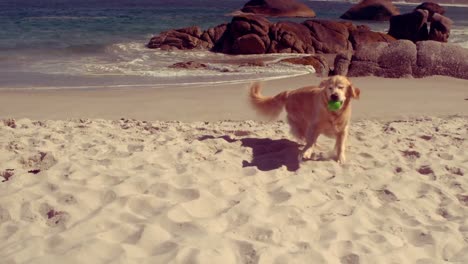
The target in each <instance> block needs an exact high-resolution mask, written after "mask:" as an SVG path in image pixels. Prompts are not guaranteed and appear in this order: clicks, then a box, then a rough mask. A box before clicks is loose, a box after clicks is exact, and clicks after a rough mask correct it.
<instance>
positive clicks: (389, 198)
mask: <svg viewBox="0 0 468 264" xmlns="http://www.w3.org/2000/svg"><path fill="white" fill-rule="evenodd" d="M377 197H378V198H379V199H380V201H382V202H384V203H391V202H396V201H399V199H398V197H397V196H396V195H395V194H394V193H393V192H391V191H389V190H387V189H383V190H378V191H377Z"/></svg>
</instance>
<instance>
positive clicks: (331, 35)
mask: <svg viewBox="0 0 468 264" xmlns="http://www.w3.org/2000/svg"><path fill="white" fill-rule="evenodd" d="M303 24H304V25H305V26H306V27H308V28H309V30H310V34H311V36H312V44H313V46H314V48H315V51H316V52H318V53H346V52H348V51H350V50H352V48H353V47H352V45H351V42H349V40H348V38H349V30H348V26H347V25H346V24H344V23H340V22H335V21H329V20H319V19H312V20H307V21H304V22H303Z"/></svg>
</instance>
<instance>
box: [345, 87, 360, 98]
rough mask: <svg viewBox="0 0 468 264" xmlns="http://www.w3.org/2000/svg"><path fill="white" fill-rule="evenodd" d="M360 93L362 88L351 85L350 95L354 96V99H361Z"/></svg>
mask: <svg viewBox="0 0 468 264" xmlns="http://www.w3.org/2000/svg"><path fill="white" fill-rule="evenodd" d="M360 95H361V89H359V88H357V87H354V86H353V85H349V87H348V96H350V97H352V98H353V99H359V96H360Z"/></svg>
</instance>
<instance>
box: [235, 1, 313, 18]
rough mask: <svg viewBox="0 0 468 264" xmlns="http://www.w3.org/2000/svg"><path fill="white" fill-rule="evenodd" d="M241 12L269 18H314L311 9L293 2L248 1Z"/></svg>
mask: <svg viewBox="0 0 468 264" xmlns="http://www.w3.org/2000/svg"><path fill="white" fill-rule="evenodd" d="M241 11H242V12H244V13H253V14H259V15H263V16H271V17H315V12H314V11H313V10H312V9H310V8H309V7H308V6H306V5H305V4H303V3H300V2H297V1H295V0H250V1H249V2H247V3H246V4H245V5H244V7H243V8H242V9H241Z"/></svg>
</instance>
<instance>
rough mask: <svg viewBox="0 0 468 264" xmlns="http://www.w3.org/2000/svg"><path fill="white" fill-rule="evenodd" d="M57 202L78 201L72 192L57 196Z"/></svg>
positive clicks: (72, 202) (68, 202)
mask: <svg viewBox="0 0 468 264" xmlns="http://www.w3.org/2000/svg"><path fill="white" fill-rule="evenodd" d="M57 202H58V203H60V204H76V203H77V201H76V199H75V196H73V195H72V194H62V195H60V197H58V198H57Z"/></svg>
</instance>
